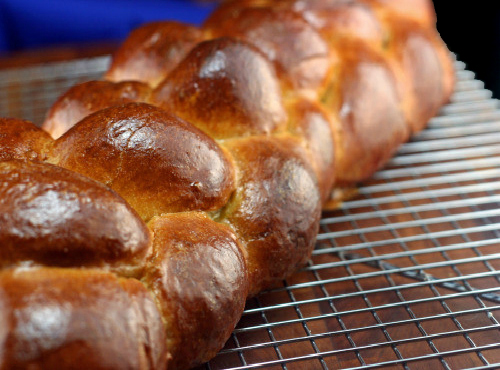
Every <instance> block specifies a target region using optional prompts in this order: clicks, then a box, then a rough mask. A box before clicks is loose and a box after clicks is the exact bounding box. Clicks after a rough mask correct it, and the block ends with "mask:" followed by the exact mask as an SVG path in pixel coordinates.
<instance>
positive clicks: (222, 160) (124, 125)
mask: <svg viewBox="0 0 500 370" xmlns="http://www.w3.org/2000/svg"><path fill="white" fill-rule="evenodd" d="M53 155H54V158H53V160H54V161H55V162H56V163H57V164H58V165H59V166H62V167H65V168H69V169H71V170H74V171H76V172H79V173H82V174H84V175H86V176H88V177H91V178H93V179H95V180H97V181H100V182H102V183H104V184H106V185H108V186H110V187H111V188H112V189H114V190H116V191H117V192H118V193H119V194H120V195H121V196H122V197H124V198H125V199H126V200H127V201H128V202H129V203H130V204H131V205H132V207H133V208H134V209H136V210H137V211H138V212H139V214H140V215H141V217H142V218H143V219H144V220H149V219H150V218H151V217H153V216H155V215H159V214H161V213H165V212H179V211H185V210H216V209H218V208H220V207H222V206H223V205H224V204H226V202H227V200H228V199H229V197H230V195H231V192H232V191H233V187H234V173H233V167H232V165H231V163H230V162H229V160H228V159H227V157H226V155H225V153H224V152H223V151H222V150H221V148H220V147H219V146H218V145H217V144H216V142H215V141H214V140H213V139H212V138H210V137H209V136H207V135H205V134H204V133H203V132H202V131H200V130H198V129H197V128H196V127H194V126H193V125H191V124H189V123H187V122H185V121H183V120H181V119H179V118H177V117H175V116H173V115H171V114H168V113H167V112H165V111H164V110H162V109H160V108H157V107H154V106H151V105H149V104H145V103H129V104H125V105H120V106H115V107H111V108H108V109H104V110H101V111H98V112H96V113H94V114H92V115H90V116H88V117H86V118H85V119H83V120H82V121H80V123H79V124H78V125H76V126H75V127H73V129H71V130H70V131H68V132H67V134H66V135H64V136H62V137H61V138H60V139H59V140H57V141H56V144H55V147H54V154H53Z"/></svg>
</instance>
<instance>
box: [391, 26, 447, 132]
mask: <svg viewBox="0 0 500 370" xmlns="http://www.w3.org/2000/svg"><path fill="white" fill-rule="evenodd" d="M393 27H394V28H397V30H398V32H396V33H395V34H396V35H397V36H396V37H395V38H394V40H393V43H392V52H394V54H395V56H396V58H397V59H398V60H399V61H400V65H401V68H402V69H403V74H404V75H405V76H406V78H408V83H407V86H409V88H410V89H411V92H410V94H411V95H412V97H413V99H411V98H410V97H408V99H407V100H410V101H411V103H412V107H411V114H410V115H409V116H408V118H407V120H408V122H409V124H410V126H411V129H412V131H413V132H418V131H420V130H422V129H423V128H424V126H425V123H426V122H427V121H428V120H429V119H431V117H433V116H434V115H436V113H437V112H438V110H439V108H440V107H441V106H442V104H443V102H444V100H445V99H446V97H447V96H448V95H449V93H450V91H449V90H450V86H452V85H453V83H452V81H451V80H453V77H452V76H449V75H448V74H446V72H445V71H443V69H442V61H441V58H442V57H444V56H442V55H440V54H439V52H438V51H437V49H436V47H435V46H434V45H433V41H431V40H432V39H435V36H434V35H431V34H429V32H428V31H424V30H421V31H415V27H412V26H411V23H410V24H408V23H406V24H405V23H399V24H398V23H395V24H394V25H393ZM446 57H447V56H446Z"/></svg>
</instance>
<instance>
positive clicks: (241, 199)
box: [223, 136, 321, 294]
mask: <svg viewBox="0 0 500 370" xmlns="http://www.w3.org/2000/svg"><path fill="white" fill-rule="evenodd" d="M226 145H227V147H228V149H229V150H230V152H231V153H232V155H233V157H234V158H235V162H236V165H237V166H238V167H239V179H238V182H239V184H240V186H238V188H237V191H236V193H235V196H234V198H233V201H232V202H231V203H230V204H229V205H228V207H227V208H226V209H225V210H224V212H223V217H224V219H225V222H228V223H229V224H230V225H232V227H234V228H235V229H236V230H237V232H238V234H239V235H240V237H241V238H242V240H243V241H244V243H245V247H246V250H247V252H248V269H249V276H250V292H251V293H252V294H256V293H257V292H259V291H260V290H262V289H263V288H265V287H268V286H270V285H272V284H275V283H276V282H277V281H279V280H280V279H283V278H285V277H286V276H288V275H289V274H290V273H291V272H292V271H295V270H296V269H297V268H298V267H299V266H301V265H302V264H304V263H305V261H306V260H307V259H308V258H309V257H308V256H309V255H310V253H311V251H312V249H313V247H314V235H316V232H317V230H318V223H319V219H320V211H321V207H320V194H319V189H318V184H317V180H316V176H315V174H314V171H313V170H312V168H311V167H310V165H309V162H308V160H307V157H306V154H305V152H304V149H303V148H302V146H301V145H300V143H299V142H298V141H296V140H295V139H294V138H292V137H288V136H287V137H284V138H266V137H255V138H249V139H247V140H234V141H230V142H228V143H227V144H226Z"/></svg>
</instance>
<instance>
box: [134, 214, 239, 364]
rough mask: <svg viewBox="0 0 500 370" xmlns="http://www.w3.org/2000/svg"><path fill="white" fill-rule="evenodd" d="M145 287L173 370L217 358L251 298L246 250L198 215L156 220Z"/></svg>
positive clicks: (227, 231)
mask: <svg viewBox="0 0 500 370" xmlns="http://www.w3.org/2000/svg"><path fill="white" fill-rule="evenodd" d="M149 227H150V228H151V230H152V231H153V233H154V235H155V240H154V247H153V248H154V250H153V253H152V255H151V257H150V259H149V261H148V268H147V269H146V270H147V271H148V272H147V274H146V277H145V279H144V280H145V282H146V284H147V285H148V286H149V287H150V289H151V291H152V292H153V293H154V294H155V295H156V296H157V298H158V301H159V302H160V303H159V306H160V308H161V310H162V313H163V317H164V319H165V321H166V327H167V330H166V333H167V347H168V350H169V352H170V354H171V361H170V362H169V368H174V369H184V368H188V367H192V366H195V365H198V364H200V363H202V362H205V361H206V360H207V359H208V358H211V357H213V356H215V354H216V353H217V351H218V350H219V349H220V348H221V347H222V346H223V345H224V343H225V341H226V340H227V338H228V336H229V335H230V334H231V331H232V328H233V327H234V326H235V325H236V323H237V321H238V320H239V318H240V316H241V312H242V311H243V307H244V305H245V300H246V297H247V295H248V277H247V267H246V262H245V258H244V251H243V250H242V249H241V248H240V246H239V244H238V241H237V239H236V235H235V234H234V233H233V232H232V231H231V230H230V229H229V228H228V227H225V226H224V225H222V224H219V223H216V222H214V221H212V220H210V219H209V218H208V217H207V216H206V215H204V214H202V213H197V212H191V213H177V214H170V215H165V216H162V217H155V218H154V219H153V220H151V222H150V223H149Z"/></svg>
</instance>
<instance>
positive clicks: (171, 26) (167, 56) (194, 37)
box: [106, 21, 205, 86]
mask: <svg viewBox="0 0 500 370" xmlns="http://www.w3.org/2000/svg"><path fill="white" fill-rule="evenodd" d="M204 38H205V36H204V33H203V31H202V30H201V29H199V28H197V27H194V26H190V25H186V24H182V23H178V22H172V21H166V22H151V23H148V24H145V25H143V26H142V27H139V28H137V29H135V30H133V31H132V32H131V33H130V35H129V36H128V37H127V39H126V40H125V42H124V43H123V46H122V47H121V48H119V49H118V50H117V51H116V53H115V54H114V55H113V60H112V63H111V66H110V67H109V69H108V71H107V72H106V79H107V80H109V81H126V80H134V81H144V82H146V83H148V84H149V85H150V86H156V85H158V84H159V83H160V82H161V81H162V80H163V79H164V78H165V77H167V75H168V74H169V73H170V71H171V70H172V69H173V68H174V67H175V66H176V65H178V64H179V62H180V61H181V60H182V59H183V58H184V57H185V56H186V54H187V53H188V52H189V51H190V50H191V49H192V48H193V47H194V46H195V45H196V44H198V43H200V42H201V41H203V40H204Z"/></svg>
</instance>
